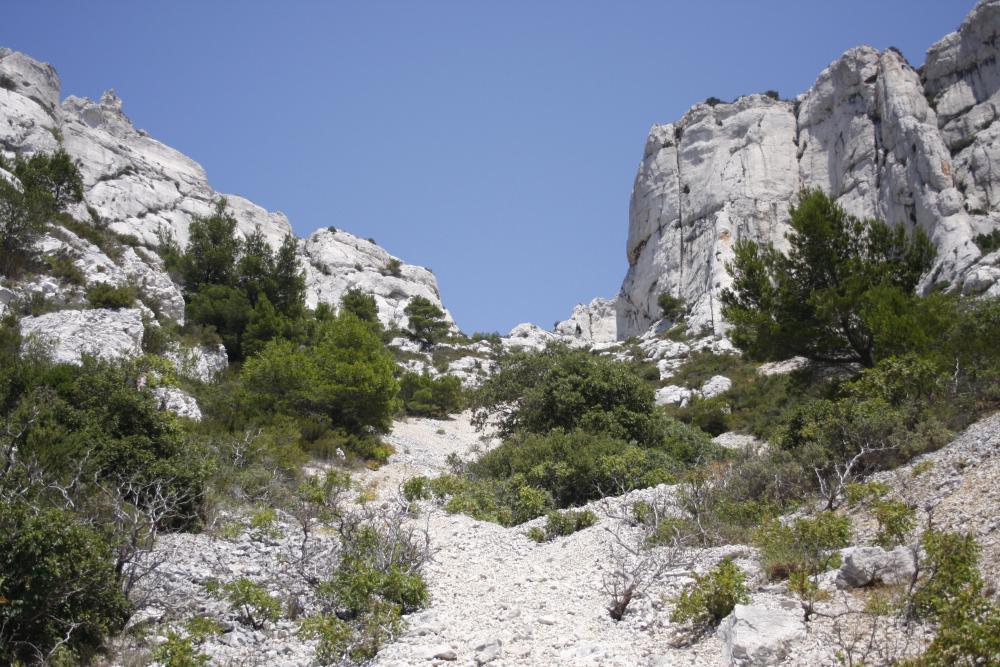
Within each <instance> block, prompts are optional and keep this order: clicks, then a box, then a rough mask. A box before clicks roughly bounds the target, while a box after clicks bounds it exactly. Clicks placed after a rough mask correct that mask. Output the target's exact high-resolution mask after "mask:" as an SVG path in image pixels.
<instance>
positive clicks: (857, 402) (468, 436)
mask: <svg viewBox="0 0 1000 667" xmlns="http://www.w3.org/2000/svg"><path fill="white" fill-rule="evenodd" d="M998 53H1000V0H982V1H981V2H979V3H978V4H977V5H976V6H975V8H974V9H973V10H972V11H971V13H970V14H969V15H968V17H967V18H966V19H965V21H964V22H963V23H962V25H961V27H960V28H959V29H958V30H957V31H956V32H954V33H951V34H948V35H947V36H945V37H944V38H942V39H941V40H940V41H938V42H937V43H936V44H934V45H933V46H931V47H930V49H929V50H928V51H927V58H926V62H925V63H924V65H923V66H922V67H920V68H919V69H914V68H913V67H912V66H911V65H910V64H909V63H908V62H907V61H906V60H905V58H904V57H903V56H902V54H901V53H900V52H898V51H897V50H895V49H891V48H890V49H887V50H885V51H878V50H876V49H874V48H872V47H869V46H858V47H855V48H852V49H850V50H848V51H846V52H845V53H844V54H843V55H842V56H841V57H839V58H838V59H837V60H835V61H834V62H833V63H831V64H830V66H829V67H827V68H826V69H825V70H823V71H822V72H821V73H820V74H819V76H818V78H817V79H816V81H815V83H814V84H813V85H812V87H811V88H809V90H807V91H806V92H804V93H802V94H800V95H798V96H797V97H795V98H793V99H786V98H783V97H782V96H781V95H779V94H778V93H776V92H774V91H767V92H764V93H760V94H751V95H746V96H743V97H740V98H738V99H736V100H733V101H723V100H718V99H715V98H709V99H708V100H706V101H705V102H702V103H699V104H696V105H695V106H693V107H692V108H691V109H690V110H689V111H688V112H687V113H685V114H684V115H683V116H682V117H681V118H680V119H679V120H677V121H676V122H672V123H666V124H662V125H655V126H654V127H653V128H652V129H651V130H650V132H649V136H648V139H647V141H646V144H645V147H644V149H643V152H642V156H641V160H640V162H639V168H638V173H637V174H636V177H635V183H634V187H633V190H632V193H631V201H630V204H629V212H628V221H629V222H628V231H627V240H626V248H625V249H626V256H627V260H628V269H627V273H626V275H625V277H624V280H623V282H622V285H621V288H620V291H619V293H618V294H617V295H616V296H615V297H614V298H601V297H598V298H595V299H593V300H592V301H591V302H590V303H587V304H578V305H576V306H575V307H574V308H573V310H572V312H571V313H570V315H569V317H568V318H567V319H565V320H563V321H559V322H556V323H555V324H554V325H553V326H552V328H551V329H547V328H544V327H542V326H539V325H537V324H532V323H522V324H519V325H517V326H516V327H514V328H513V329H512V330H511V331H509V332H508V333H506V334H504V335H500V334H496V333H493V334H489V333H475V334H471V335H470V334H467V333H465V332H463V331H462V330H461V329H460V326H459V325H460V322H456V321H455V318H453V317H452V314H451V313H450V312H449V310H448V309H447V307H446V305H447V304H446V303H444V301H443V300H442V292H441V290H440V289H439V286H438V282H437V278H436V277H435V275H434V274H433V273H432V272H431V271H430V270H429V269H427V268H425V267H422V266H416V265H413V264H409V263H406V262H405V261H404V260H403V259H402V258H400V257H396V256H394V255H392V254H390V253H389V252H388V251H387V250H386V249H385V248H382V247H381V246H379V245H378V244H377V243H376V242H375V241H374V240H373V239H363V238H360V237H358V236H356V235H354V234H352V233H351V231H350V230H349V229H346V230H345V229H343V228H341V227H340V225H341V224H342V223H341V221H338V220H321V221H315V224H317V225H321V226H319V227H317V229H315V231H313V232H312V233H311V234H309V236H308V237H306V238H298V237H296V236H295V235H294V233H293V230H292V225H291V222H290V221H289V219H288V218H287V217H286V216H285V215H284V214H282V213H280V212H271V211H267V210H265V209H264V208H262V207H260V206H258V205H257V204H255V203H253V202H252V201H250V200H248V199H246V198H244V197H242V196H239V195H236V194H225V193H220V192H217V191H216V190H214V189H213V188H212V186H211V185H210V184H209V180H208V175H207V174H206V173H205V170H204V169H203V168H202V167H201V166H200V165H199V164H197V163H196V162H195V161H194V160H192V159H191V158H189V157H187V156H186V155H183V154H182V153H180V152H179V151H177V150H175V149H173V148H171V147H169V146H166V145H165V144H163V143H161V142H160V141H157V140H156V139H155V138H153V137H151V136H150V135H149V134H148V133H147V132H145V131H144V130H142V129H137V128H136V127H135V125H134V124H133V122H132V121H131V120H130V119H129V117H128V116H127V115H126V114H125V109H126V108H127V105H126V103H125V102H127V100H126V101H125V102H123V100H122V99H120V98H119V97H118V96H117V95H116V94H115V93H114V92H113V91H108V92H106V93H105V94H104V95H103V96H102V97H101V99H100V100H97V101H94V100H90V99H85V98H79V97H74V96H69V97H65V98H64V97H63V93H62V90H61V84H60V79H59V76H58V74H57V72H56V70H55V69H54V67H53V66H51V65H48V64H46V63H42V62H39V61H37V60H35V59H33V58H32V57H31V56H30V55H27V54H24V53H19V52H15V51H12V50H10V49H6V48H0V154H2V155H0V158H2V159H0V232H2V236H0V244H2V245H0V269H3V273H2V275H0V663H5V664H6V663H9V664H13V665H18V666H27V665H36V664H37V665H73V664H81V665H82V664H89V665H109V666H110V665H114V666H116V667H117V666H121V667H127V666H133V665H155V666H156V667H191V666H196V665H206V664H211V665H283V666H287V667H292V666H302V667H306V666H311V665H350V664H371V665H386V666H388V665H399V666H403V665H445V664H460V665H485V664H490V665H539V666H541V665H546V666H548V665H617V666H622V667H624V666H633V665H643V666H650V667H652V666H665V665H697V666H701V665H720V664H721V665H733V666H745V665H785V666H792V665H841V664H843V665H862V664H864V665H896V664H903V665H952V664H961V665H987V664H998V663H1000V639H998V638H1000V601H998V598H997V591H998V589H1000V578H998V577H1000V523H998V521H997V518H996V517H997V515H998V512H1000V491H998V485H997V483H996V482H997V479H998V478H1000V414H998V413H997V410H998V408H1000V348H998V346H997V341H1000V171H998V168H997V167H996V166H995V165H994V162H995V161H996V162H997V163H998V164H1000V134H998V133H1000V124H997V123H995V121H996V119H997V117H998V115H1000V92H998V91H1000V64H998V63H997V56H998ZM794 206H797V207H798V208H797V209H796V210H794V211H793V207H794ZM622 218H624V210H623V211H622ZM879 221H882V222H884V223H886V224H884V225H883V224H881V223H880V222H879ZM310 224H313V223H312V222H310ZM608 224H614V222H613V221H609V222H608ZM622 226H624V225H622ZM896 230H903V232H904V233H901V234H896ZM921 232H922V233H923V234H924V235H926V239H927V245H926V246H924V245H923V241H922V239H923V238H924V237H923V236H922V235H921ZM750 242H753V243H750ZM768 244H773V246H775V247H776V248H777V249H778V250H780V251H782V252H785V253H786V255H785V256H781V255H777V254H769V252H768V251H767V250H766V247H767V245H768ZM444 288H445V290H444V293H445V295H447V285H445V286H444ZM789 295H791V296H789ZM515 297H516V295H512V298H515ZM799 297H801V298H799ZM723 311H725V316H724V315H723ZM800 343H801V344H800ZM796 355H799V356H796Z"/></svg>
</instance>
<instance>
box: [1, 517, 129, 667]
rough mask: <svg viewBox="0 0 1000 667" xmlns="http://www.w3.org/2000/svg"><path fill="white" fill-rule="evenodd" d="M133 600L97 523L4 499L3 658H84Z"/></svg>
mask: <svg viewBox="0 0 1000 667" xmlns="http://www.w3.org/2000/svg"><path fill="white" fill-rule="evenodd" d="M128 607H129V605H128V601H127V600H126V599H125V596H124V595H123V594H122V592H121V590H120V588H119V586H118V581H117V576H116V574H115V570H114V566H113V561H112V558H111V553H110V549H109V548H108V545H107V543H106V542H105V541H104V540H103V539H102V538H101V535H100V534H99V533H98V532H97V530H95V529H94V528H91V527H89V526H86V525H83V524H82V522H80V521H79V520H78V519H77V518H76V517H75V516H74V515H73V514H72V513H70V512H68V511H64V510H57V509H49V510H40V509H36V508H32V507H30V506H29V505H28V504H27V503H24V502H9V501H0V662H2V663H3V664H5V665H16V664H51V663H50V661H54V662H57V663H58V664H85V663H87V662H89V658H90V657H91V656H92V655H93V654H94V653H95V652H96V651H97V649H99V648H100V647H101V645H102V643H103V641H104V638H105V637H106V636H108V635H109V634H112V633H114V632H117V631H119V630H120V629H121V627H122V625H123V624H124V622H125V619H126V618H127V615H128ZM54 659H55V660H54Z"/></svg>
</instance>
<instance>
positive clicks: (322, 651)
mask: <svg viewBox="0 0 1000 667" xmlns="http://www.w3.org/2000/svg"><path fill="white" fill-rule="evenodd" d="M299 636H301V637H305V638H307V639H318V640H319V643H318V644H317V646H316V661H317V662H318V663H319V664H321V665H333V664H336V663H337V662H339V661H340V660H341V658H343V656H345V655H347V654H348V653H349V652H350V647H351V642H352V639H353V636H354V630H353V628H351V626H350V625H349V624H348V623H346V622H345V621H342V620H340V619H339V618H337V617H336V616H335V615H333V614H317V615H316V616H310V617H309V618H306V619H304V620H303V621H302V623H301V624H300V626H299Z"/></svg>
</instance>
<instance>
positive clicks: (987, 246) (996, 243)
mask: <svg viewBox="0 0 1000 667" xmlns="http://www.w3.org/2000/svg"><path fill="white" fill-rule="evenodd" d="M972 240H973V241H974V242H975V244H976V245H977V246H978V247H979V252H981V253H983V254H984V255H988V254H990V253H991V252H993V251H994V250H998V249H1000V229H994V230H993V231H992V232H989V233H988V234H976V236H975V237H974V238H973V239H972Z"/></svg>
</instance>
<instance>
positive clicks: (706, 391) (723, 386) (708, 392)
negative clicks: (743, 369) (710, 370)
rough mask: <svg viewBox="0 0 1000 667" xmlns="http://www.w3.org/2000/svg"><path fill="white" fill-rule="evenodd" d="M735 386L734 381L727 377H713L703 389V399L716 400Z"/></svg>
mask: <svg viewBox="0 0 1000 667" xmlns="http://www.w3.org/2000/svg"><path fill="white" fill-rule="evenodd" d="M732 386H733V381H732V380H730V379H729V378H727V377H726V376H725V375H713V376H712V377H710V378H709V379H708V380H707V381H706V382H705V384H704V385H702V387H701V395H702V398H714V397H716V396H718V395H719V394H724V393H726V392H727V391H729V389H730V388H731V387H732Z"/></svg>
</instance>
